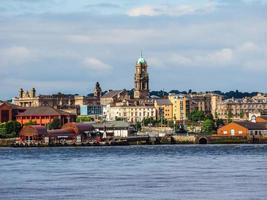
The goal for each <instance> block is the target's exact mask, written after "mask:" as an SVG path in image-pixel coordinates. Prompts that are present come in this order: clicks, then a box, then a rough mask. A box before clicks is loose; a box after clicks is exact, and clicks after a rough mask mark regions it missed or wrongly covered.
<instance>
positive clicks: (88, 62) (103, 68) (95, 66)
mask: <svg viewBox="0 0 267 200" xmlns="http://www.w3.org/2000/svg"><path fill="white" fill-rule="evenodd" d="M83 65H84V66H85V67H86V68H87V69H90V70H93V71H96V72H107V71H109V70H111V69H112V67H111V66H110V65H108V64H106V63H104V62H102V61H101V60H99V59H97V58H93V57H87V58H85V59H84V60H83Z"/></svg>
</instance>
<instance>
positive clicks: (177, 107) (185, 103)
mask: <svg viewBox="0 0 267 200" xmlns="http://www.w3.org/2000/svg"><path fill="white" fill-rule="evenodd" d="M169 101H170V102H171V104H172V118H173V120H177V121H183V120H187V117H188V115H189V113H190V105H191V98H188V97H187V96H185V95H176V94H170V95H169Z"/></svg>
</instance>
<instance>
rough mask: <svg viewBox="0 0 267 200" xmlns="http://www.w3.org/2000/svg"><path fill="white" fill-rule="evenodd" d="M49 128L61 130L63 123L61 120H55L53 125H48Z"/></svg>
mask: <svg viewBox="0 0 267 200" xmlns="http://www.w3.org/2000/svg"><path fill="white" fill-rule="evenodd" d="M47 128H48V129H50V130H52V129H60V128H61V121H60V119H59V118H54V119H53V121H52V122H51V123H49V124H48V125H47Z"/></svg>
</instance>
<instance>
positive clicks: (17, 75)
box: [0, 0, 267, 99]
mask: <svg viewBox="0 0 267 200" xmlns="http://www.w3.org/2000/svg"><path fill="white" fill-rule="evenodd" d="M63 2H64V4H63ZM164 2H165V1H161V0H157V1H153V3H152V1H137V2H131V1H122V0H119V1H116V3H109V2H108V1H81V0H79V1H75V3H74V2H73V1H69V0H68V1H63V0H47V1H33V0H21V1H18V0H10V1H3V2H2V3H1V5H0V69H1V79H0V91H1V92H0V99H9V98H11V97H14V96H16V95H17V91H18V90H19V88H21V87H22V88H25V89H30V88H32V87H35V88H36V89H37V91H38V93H41V94H48V93H55V92H65V93H79V94H84V95H85V94H88V93H89V92H90V91H92V90H93V87H94V85H95V82H97V81H99V82H100V84H101V87H102V88H103V90H108V89H123V88H126V89H132V88H133V87H134V85H133V80H134V77H133V74H134V68H135V62H136V61H137V59H138V57H139V55H140V51H141V50H142V51H143V55H144V57H145V59H146V60H147V63H148V66H149V68H148V71H149V74H150V86H151V90H161V89H165V90H171V89H177V90H181V91H183V90H189V89H192V90H194V91H210V90H222V91H229V90H236V89H238V90H240V91H248V92H251V91H259V92H266V88H265V87H264V85H265V84H266V73H267V67H266V66H267V44H266V35H267V22H266V17H267V12H266V11H267V4H266V3H267V1H265V0H264V1H256V0H255V1H253V0H250V1H245V0H243V1H242V0H238V1H235V2H234V3H233V2H231V1H218V0H217V1H211V0H209V1H201V2H200V1H182V0H181V1H171V0H169V1H166V3H164ZM226 30H227V31H226ZM162 75H164V76H162Z"/></svg>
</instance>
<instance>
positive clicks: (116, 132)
mask: <svg viewBox="0 0 267 200" xmlns="http://www.w3.org/2000/svg"><path fill="white" fill-rule="evenodd" d="M92 125H93V127H94V129H95V130H96V131H100V132H102V133H104V134H106V136H107V135H108V136H111V137H123V138H125V137H128V136H130V135H133V133H134V132H136V129H135V127H134V126H131V125H130V124H129V123H128V122H125V121H109V122H103V123H94V124H92Z"/></svg>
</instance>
